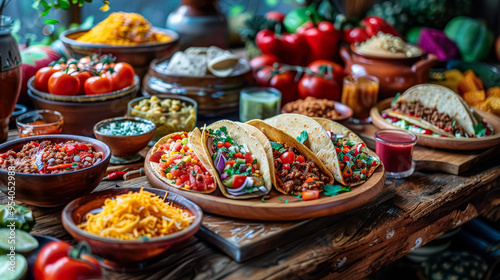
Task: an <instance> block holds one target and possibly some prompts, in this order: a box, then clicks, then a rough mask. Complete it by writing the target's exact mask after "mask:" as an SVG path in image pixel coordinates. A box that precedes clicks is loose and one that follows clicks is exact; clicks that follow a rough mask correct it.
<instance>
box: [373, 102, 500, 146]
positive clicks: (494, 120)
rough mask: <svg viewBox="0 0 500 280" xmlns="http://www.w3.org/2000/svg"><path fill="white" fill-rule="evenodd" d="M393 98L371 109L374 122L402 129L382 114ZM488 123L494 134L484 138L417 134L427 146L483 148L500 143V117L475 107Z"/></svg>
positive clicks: (383, 127) (378, 124) (385, 126)
mask: <svg viewBox="0 0 500 280" xmlns="http://www.w3.org/2000/svg"><path fill="white" fill-rule="evenodd" d="M392 100H393V98H388V99H385V100H382V101H380V102H379V103H378V104H377V105H375V106H374V107H373V108H372V109H371V111H370V116H371V117H372V123H373V124H374V125H375V126H376V127H378V128H380V129H401V130H403V129H402V128H398V127H395V126H393V125H391V124H389V123H387V122H386V121H385V120H384V118H382V116H381V112H382V111H384V110H385V109H387V108H389V107H390V106H391V101H392ZM475 111H476V112H477V113H479V115H481V116H482V117H483V118H484V119H485V120H486V122H487V123H489V124H491V125H492V126H493V135H492V136H488V137H482V138H452V137H436V136H431V135H423V134H415V135H417V137H418V140H417V143H418V144H420V145H423V146H427V147H434V148H440V149H448V150H481V149H487V148H491V147H494V146H497V145H500V118H498V117H497V116H495V115H493V114H490V113H487V112H484V111H481V110H477V109H475Z"/></svg>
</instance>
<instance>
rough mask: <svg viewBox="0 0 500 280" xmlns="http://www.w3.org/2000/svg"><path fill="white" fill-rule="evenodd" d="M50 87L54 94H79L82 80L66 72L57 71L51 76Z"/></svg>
mask: <svg viewBox="0 0 500 280" xmlns="http://www.w3.org/2000/svg"><path fill="white" fill-rule="evenodd" d="M48 88H49V92H50V93H52V94H57V95H70V96H72V95H77V94H78V91H79V90H80V80H79V79H78V78H77V77H75V76H72V75H69V74H66V73H64V72H57V73H54V74H52V76H50V78H49V83H48Z"/></svg>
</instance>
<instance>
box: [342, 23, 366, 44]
mask: <svg viewBox="0 0 500 280" xmlns="http://www.w3.org/2000/svg"><path fill="white" fill-rule="evenodd" d="M342 35H343V39H344V41H346V42H347V43H349V44H350V43H361V42H364V41H366V40H368V39H369V38H370V36H368V34H367V33H366V31H365V30H364V29H363V28H361V27H354V28H349V29H345V30H344V32H343V34H342Z"/></svg>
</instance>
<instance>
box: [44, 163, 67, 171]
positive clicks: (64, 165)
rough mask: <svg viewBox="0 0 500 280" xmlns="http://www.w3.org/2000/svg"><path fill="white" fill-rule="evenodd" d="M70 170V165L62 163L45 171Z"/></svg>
mask: <svg viewBox="0 0 500 280" xmlns="http://www.w3.org/2000/svg"><path fill="white" fill-rule="evenodd" d="M65 168H71V163H63V164H58V165H54V166H49V167H47V170H54V169H65Z"/></svg>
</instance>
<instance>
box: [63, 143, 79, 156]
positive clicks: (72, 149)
mask: <svg viewBox="0 0 500 280" xmlns="http://www.w3.org/2000/svg"><path fill="white" fill-rule="evenodd" d="M64 148H65V149H66V154H67V155H72V154H76V153H78V150H77V149H76V147H75V145H73V144H67V145H66V146H65V147H64Z"/></svg>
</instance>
